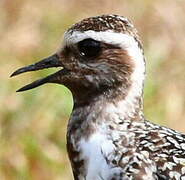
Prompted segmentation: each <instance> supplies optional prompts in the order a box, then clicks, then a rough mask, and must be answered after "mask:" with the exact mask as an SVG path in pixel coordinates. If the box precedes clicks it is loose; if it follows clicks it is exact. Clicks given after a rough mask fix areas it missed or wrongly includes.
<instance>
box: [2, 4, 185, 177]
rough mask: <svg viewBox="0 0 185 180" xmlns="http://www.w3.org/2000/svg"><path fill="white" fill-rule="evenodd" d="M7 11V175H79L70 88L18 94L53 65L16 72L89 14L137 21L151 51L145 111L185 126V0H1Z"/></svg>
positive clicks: (4, 108) (170, 124) (4, 86)
mask: <svg viewBox="0 0 185 180" xmlns="http://www.w3.org/2000/svg"><path fill="white" fill-rule="evenodd" d="M0 12H1V13H0V14H1V15H0V83H1V84H0V179H1V180H14V179H15V180H27V179H28V180H51V179H52V180H53V179H54V180H55V179H56V180H58V179H65V180H70V179H72V173H71V168H70V165H69V160H68V158H67V153H66V148H65V144H66V139H65V134H66V126H67V120H68V118H69V115H70V112H71V110H72V95H71V93H70V92H69V90H67V89H66V88H65V87H63V86H59V85H45V86H42V87H39V88H37V89H34V90H31V91H28V92H25V93H15V90H17V89H18V88H19V87H21V86H23V85H25V84H26V83H28V82H31V81H33V80H35V79H37V78H40V77H43V76H45V75H46V74H49V73H51V72H52V71H53V70H46V71H39V72H36V73H27V74H25V75H22V76H19V77H16V78H12V79H10V78H9V75H10V74H11V73H12V72H13V71H14V70H16V69H17V68H19V67H22V66H24V65H27V64H30V63H33V62H35V61H37V60H39V59H41V58H43V57H47V56H48V55H50V54H52V53H54V52H55V51H56V50H57V48H58V47H59V46H60V44H61V40H62V34H63V32H64V31H65V30H66V29H67V28H68V27H69V26H70V25H71V24H73V23H75V22H77V21H79V20H81V19H83V18H85V17H89V16H94V15H100V14H107V13H111V14H120V15H124V16H127V17H129V19H131V20H132V22H133V23H134V24H135V26H136V27H137V29H138V31H139V34H140V35H141V39H142V41H143V44H144V48H145V55H146V58H147V78H146V85H145V101H144V102H145V114H146V117H147V119H149V120H151V121H153V122H156V123H159V124H162V125H166V126H168V127H171V128H174V129H176V130H178V131H181V132H185V118H184V117H185V1H184V0H175V1H174V0H163V1H161V0H155V1H149V0H140V1H139V0H138V1H136V0H132V1H131V0H111V1H110V0H92V1H87V0H78V1H77V0H76V1H75V0H44V1H38V0H0ZM54 71H55V70H54Z"/></svg>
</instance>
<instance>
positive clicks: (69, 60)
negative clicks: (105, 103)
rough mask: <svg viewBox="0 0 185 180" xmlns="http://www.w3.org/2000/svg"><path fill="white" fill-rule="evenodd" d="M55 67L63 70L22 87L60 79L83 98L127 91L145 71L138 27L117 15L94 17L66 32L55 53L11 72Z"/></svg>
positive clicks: (81, 99) (141, 81)
mask: <svg viewBox="0 0 185 180" xmlns="http://www.w3.org/2000/svg"><path fill="white" fill-rule="evenodd" d="M51 67H61V70H59V71H58V72H56V73H54V74H51V75H49V76H47V77H45V78H43V79H40V80H37V81H35V82H33V83H31V84H28V85H26V86H24V87H23V88H21V89H19V90H18V91H25V90H29V89H32V88H35V87H38V86H40V85H43V84H45V83H58V84H63V85H65V86H66V87H68V88H69V89H70V90H71V91H72V93H73V95H74V97H75V98H76V99H77V100H78V99H79V101H83V100H84V101H85V99H92V98H95V97H97V96H98V95H101V94H104V95H105V96H108V97H112V98H115V97H116V96H117V95H116V92H118V93H119V94H122V96H125V95H127V94H128V92H129V89H130V88H131V86H132V84H133V83H136V84H137V85H138V87H140V86H142V84H143V79H144V73H145V63H144V57H143V50H142V46H141V43H140V40H139V38H138V35H137V32H136V29H135V28H134V27H133V25H132V24H131V23H130V21H128V20H127V19H126V18H124V17H122V16H117V15H102V16H96V17H91V18H87V19H84V20H82V21H81V22H79V23H77V24H74V25H73V26H72V27H71V28H70V29H68V30H67V31H66V32H65V34H64V39H63V43H62V46H61V47H60V49H59V50H58V51H57V52H56V53H55V54H54V55H52V56H50V57H48V58H45V59H44V60H41V61H39V62H37V63H35V64H32V65H29V66H26V67H23V68H20V69H18V70H17V71H15V72H14V73H13V74H12V75H11V76H15V75H18V74H21V73H24V72H28V71H36V70H41V69H45V68H51ZM136 88H137V87H136ZM140 89H141V91H142V87H140ZM117 90H119V91H117Z"/></svg>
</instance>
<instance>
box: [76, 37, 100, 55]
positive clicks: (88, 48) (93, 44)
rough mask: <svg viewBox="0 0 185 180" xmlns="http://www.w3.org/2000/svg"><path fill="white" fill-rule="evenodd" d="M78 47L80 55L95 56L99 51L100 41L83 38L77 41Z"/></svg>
mask: <svg viewBox="0 0 185 180" xmlns="http://www.w3.org/2000/svg"><path fill="white" fill-rule="evenodd" d="M78 49H79V51H80V53H81V55H82V56H85V57H88V58H91V57H96V56H98V55H99V53H100V51H101V43H100V42H99V41H95V40H93V39H84V40H83V41H80V42H79V43H78Z"/></svg>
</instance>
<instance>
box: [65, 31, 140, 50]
mask: <svg viewBox="0 0 185 180" xmlns="http://www.w3.org/2000/svg"><path fill="white" fill-rule="evenodd" d="M87 38H92V39H94V40H96V41H101V42H104V43H107V44H112V45H116V46H119V47H121V48H124V49H125V48H129V47H131V46H133V45H136V44H137V42H136V40H135V39H134V37H132V36H131V35H128V34H123V33H117V32H113V31H110V30H109V31H103V32H96V31H93V30H88V31H84V32H80V31H73V32H72V31H67V32H66V33H65V34H64V46H65V45H67V46H70V45H73V44H76V43H78V42H80V41H82V40H84V39H87ZM137 45H138V44H137Z"/></svg>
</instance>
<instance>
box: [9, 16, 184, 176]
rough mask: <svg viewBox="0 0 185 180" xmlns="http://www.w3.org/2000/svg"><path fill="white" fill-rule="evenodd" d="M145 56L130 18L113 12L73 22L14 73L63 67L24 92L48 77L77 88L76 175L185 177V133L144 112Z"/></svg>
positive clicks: (71, 146)
mask: <svg viewBox="0 0 185 180" xmlns="http://www.w3.org/2000/svg"><path fill="white" fill-rule="evenodd" d="M145 62H146V61H145V56H144V50H143V45H142V43H141V40H140V37H139V35H138V32H137V30H136V28H135V27H134V25H133V24H132V23H131V21H130V20H129V19H127V18H126V17H124V16H120V15H112V14H108V15H99V16H94V17H89V18H85V19H83V20H81V21H79V22H77V23H76V24H73V25H72V26H71V27H70V28H69V29H68V30H66V32H65V33H64V36H63V41H62V43H61V45H60V48H59V49H58V50H57V51H56V52H55V53H54V54H53V55H51V56H49V57H47V58H44V59H43V60H41V61H39V62H36V63H35V64H32V65H28V66H25V67H23V68H20V69H18V70H17V71H15V72H14V73H13V74H12V75H11V77H12V76H16V75H18V74H21V73H25V72H29V71H37V70H41V69H45V68H52V67H59V68H60V70H59V71H57V72H55V73H54V74H51V75H48V76H47V77H44V78H42V79H39V80H36V81H34V82H33V83H30V84H28V85H26V86H24V87H22V88H20V89H19V90H18V92H21V91H26V90H30V89H33V88H36V87H38V86H41V85H43V84H46V83H57V84H62V85H64V86H66V87H67V88H69V89H70V91H71V92H72V95H73V99H74V106H73V111H72V114H71V116H70V119H69V122H68V126H67V151H68V156H69V159H70V163H71V167H72V171H73V175H74V179H75V180H169V179H171V180H180V179H181V180H183V179H185V134H183V133H179V132H177V131H175V130H173V129H170V128H167V127H164V126H160V125H157V124H154V123H152V122H150V121H148V120H147V119H146V118H145V116H144V112H143V88H144V80H145V75H146V65H145Z"/></svg>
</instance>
